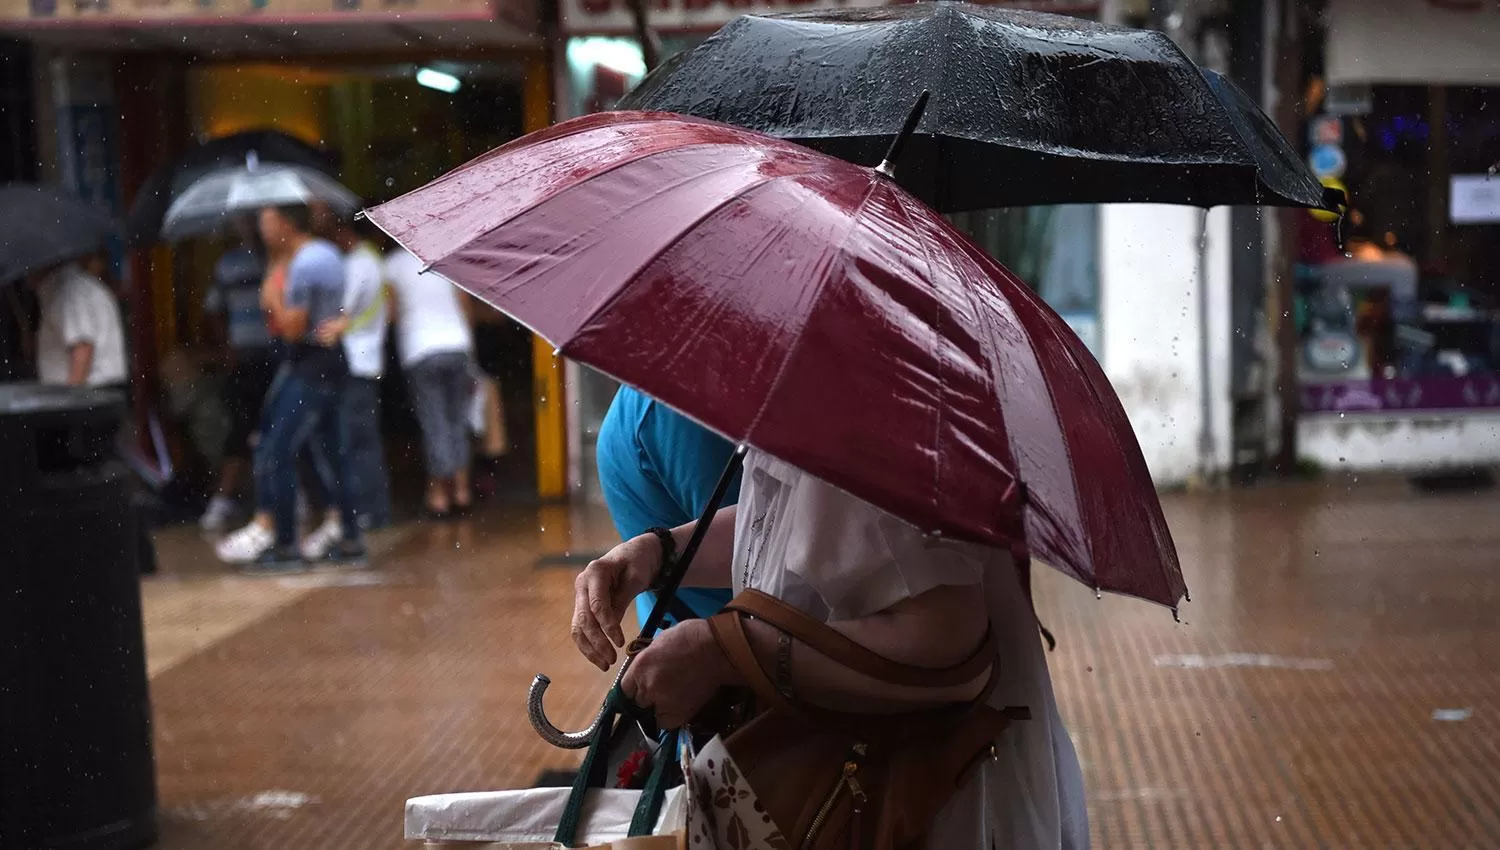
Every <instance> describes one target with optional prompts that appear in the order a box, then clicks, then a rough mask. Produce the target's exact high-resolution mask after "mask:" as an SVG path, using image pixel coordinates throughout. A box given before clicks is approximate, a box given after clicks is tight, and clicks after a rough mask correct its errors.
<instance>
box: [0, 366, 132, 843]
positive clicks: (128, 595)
mask: <svg viewBox="0 0 1500 850" xmlns="http://www.w3.org/2000/svg"><path fill="white" fill-rule="evenodd" d="M124 413H125V399H124V396H123V394H121V393H119V392H117V391H105V390H89V389H74V388H66V387H42V386H39V385H36V384H0V850H23V849H24V850H36V848H78V850H85V849H86V850H95V848H100V850H116V848H119V849H120V850H124V849H125V848H140V847H147V846H149V845H151V844H152V843H154V841H155V840H156V830H157V825H156V771H155V763H154V760H153V757H152V744H151V706H150V697H149V694H148V691H147V683H146V652H145V645H144V636H143V634H142V623H141V593H140V576H139V572H138V566H137V561H138V560H139V539H138V536H137V529H136V522H137V516H136V513H135V511H134V510H133V508H132V503H133V500H132V498H131V496H132V492H133V489H134V482H133V479H132V478H131V476H130V474H129V472H128V471H127V470H126V469H125V467H124V465H123V464H122V463H120V462H119V460H118V459H117V457H118V455H117V451H116V448H115V445H116V443H115V439H116V435H117V434H118V432H119V429H120V424H121V422H122V421H123V419H124Z"/></svg>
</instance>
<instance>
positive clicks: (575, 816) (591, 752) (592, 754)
mask: <svg viewBox="0 0 1500 850" xmlns="http://www.w3.org/2000/svg"><path fill="white" fill-rule="evenodd" d="M621 697H622V694H621V692H620V686H619V685H615V686H614V687H612V688H610V689H609V693H608V694H605V696H604V716H603V718H601V720H600V723H599V731H598V732H597V733H596V734H595V735H594V739H593V740H592V741H590V742H589V749H588V752H587V753H586V754H585V755H584V757H583V764H581V765H579V768H578V775H577V776H575V777H574V778H573V790H572V791H571V792H570V793H569V794H568V802H567V804H566V805H565V806H563V813H562V817H561V818H560V819H559V820H558V822H557V832H556V833H554V834H553V836H552V840H553V841H554V842H555V843H557V844H561V845H562V846H564V847H572V846H573V841H574V839H575V838H577V836H578V827H579V825H580V824H581V823H582V822H583V803H584V800H585V799H586V798H587V796H588V792H589V789H590V787H591V786H592V785H593V781H594V779H595V777H596V775H597V774H598V773H599V772H600V771H601V770H603V769H604V760H605V758H606V755H605V750H606V749H608V747H609V741H610V739H611V738H612V737H613V734H612V732H613V730H614V726H615V720H616V719H617V718H618V717H619V716H620V711H619V706H620V699H621Z"/></svg>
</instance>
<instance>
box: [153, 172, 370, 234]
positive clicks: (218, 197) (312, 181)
mask: <svg viewBox="0 0 1500 850" xmlns="http://www.w3.org/2000/svg"><path fill="white" fill-rule="evenodd" d="M314 201H321V202H323V203H326V204H328V205H329V206H330V207H332V208H333V209H334V210H336V211H339V212H342V213H347V214H352V213H354V212H355V211H357V210H358V209H359V206H360V204H359V198H358V196H356V195H355V194H354V193H353V192H350V191H349V190H348V189H346V188H344V187H343V186H342V185H340V184H339V182H338V181H337V180H334V179H333V178H331V177H329V176H327V175H325V174H323V173H322V172H320V171H317V170H315V169H311V168H305V167H303V166H297V165H260V164H258V163H256V162H254V161H252V162H250V163H248V164H246V165H241V166H238V167H233V168H221V169H219V170H217V171H212V172H209V173H208V174H207V175H205V176H203V177H200V178H199V179H198V180H197V181H196V182H194V183H193V185H191V186H189V187H188V188H187V190H186V191H184V192H183V193H182V194H181V195H180V196H179V197H178V198H177V200H175V201H173V202H172V206H171V207H169V208H168V209H167V214H166V215H165V216H164V217H163V219H162V228H161V235H162V238H163V239H166V240H167V241H169V242H175V241H179V240H182V239H188V238H190V237H193V236H203V235H206V234H209V233H212V232H214V231H216V230H218V229H220V228H222V227H224V226H225V225H226V224H227V223H228V222H229V220H230V218H232V217H233V216H236V215H244V214H247V213H251V212H254V211H256V210H260V209H264V208H265V207H279V206H297V205H304V206H305V205H307V204H310V203H312V202H314Z"/></svg>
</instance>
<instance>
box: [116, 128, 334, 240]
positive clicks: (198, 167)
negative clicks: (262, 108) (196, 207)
mask: <svg viewBox="0 0 1500 850" xmlns="http://www.w3.org/2000/svg"><path fill="white" fill-rule="evenodd" d="M251 154H254V156H255V157H256V158H257V159H259V161H260V162H263V163H267V164H269V163H282V164H285V165H302V166H306V167H309V168H316V169H318V170H319V171H322V172H324V173H325V174H328V175H330V176H333V175H334V171H335V169H334V164H333V162H332V161H331V160H330V158H329V157H328V156H327V155H326V154H324V153H323V152H322V151H320V150H318V149H317V148H315V147H313V146H312V145H309V144H307V143H306V142H304V141H302V140H301V139H298V138H296V137H294V136H289V135H287V134H286V133H282V132H279V131H276V130H252V131H250V132H246V133H236V134H234V135H232V136H224V137H222V138H218V139H213V140H212V141H208V142H204V143H202V144H200V145H196V146H194V147H193V148H191V149H189V150H188V151H187V152H186V153H184V154H183V155H182V156H181V157H178V159H177V160H176V161H174V162H172V163H169V164H167V165H165V166H163V167H161V168H158V169H157V170H156V171H154V172H152V174H151V176H150V177H148V178H147V179H146V182H145V183H144V184H143V185H142V186H141V191H140V192H139V193H138V194H137V195H136V198H135V203H134V204H133V205H132V206H131V208H130V214H129V215H128V216H127V218H126V220H125V231H126V233H127V234H128V238H129V240H130V243H131V244H132V245H137V244H141V243H143V242H152V241H155V240H156V239H157V237H158V236H159V235H160V233H161V226H162V218H163V217H164V216H165V215H166V214H167V209H168V208H169V207H170V206H172V202H173V201H175V200H177V198H178V196H179V195H181V194H182V193H183V192H185V191H187V188H188V187H189V186H191V185H193V183H194V182H196V181H197V180H198V178H200V177H203V176H204V175H206V174H208V173H210V172H212V171H214V170H217V169H219V168H223V167H225V166H236V165H244V164H245V160H246V158H247V157H249V156H250V155H251Z"/></svg>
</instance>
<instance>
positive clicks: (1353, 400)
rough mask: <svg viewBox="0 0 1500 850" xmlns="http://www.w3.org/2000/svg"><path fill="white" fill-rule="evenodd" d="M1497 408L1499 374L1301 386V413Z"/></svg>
mask: <svg viewBox="0 0 1500 850" xmlns="http://www.w3.org/2000/svg"><path fill="white" fill-rule="evenodd" d="M1490 408H1500V375H1476V376H1471V377H1467V378H1451V377H1432V378H1394V379H1390V380H1368V381H1340V382H1337V383H1326V384H1307V385H1304V386H1303V387H1302V411H1303V412H1304V413H1386V412H1420V411H1440V410H1485V409H1490Z"/></svg>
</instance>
